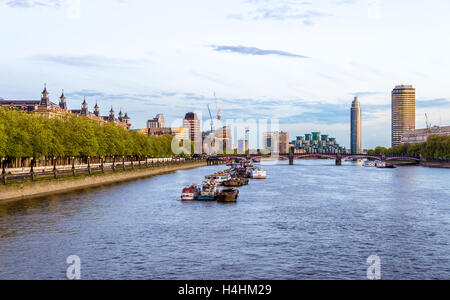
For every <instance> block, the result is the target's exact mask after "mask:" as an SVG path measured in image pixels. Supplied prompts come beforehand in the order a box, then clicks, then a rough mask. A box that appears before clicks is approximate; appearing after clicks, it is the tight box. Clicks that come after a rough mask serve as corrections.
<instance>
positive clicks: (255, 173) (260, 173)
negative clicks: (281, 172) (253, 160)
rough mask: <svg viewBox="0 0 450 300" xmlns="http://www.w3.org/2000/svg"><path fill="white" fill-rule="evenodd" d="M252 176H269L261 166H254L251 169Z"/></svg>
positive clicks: (263, 177)
mask: <svg viewBox="0 0 450 300" xmlns="http://www.w3.org/2000/svg"><path fill="white" fill-rule="evenodd" d="M250 178H253V179H266V178H267V172H266V171H265V170H263V169H259V168H252V169H250Z"/></svg>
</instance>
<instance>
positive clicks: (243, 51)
mask: <svg viewBox="0 0 450 300" xmlns="http://www.w3.org/2000/svg"><path fill="white" fill-rule="evenodd" d="M77 3H80V6H79V7H78V6H77V5H76V4H77ZM74 4H75V6H74ZM448 11H450V1H448V0H435V1H433V3H432V4H431V3H429V2H426V1H419V0H414V1H406V0H397V1H385V0H379V1H377V0H368V1H367V0H361V1H356V0H343V1H342V0H320V1H311V2H309V1H292V0H280V1H275V0H220V1H219V0H203V1H199V0H193V1H181V0H178V1H175V0H167V1H148V0H108V1H107V0H96V1H86V0H80V1H77V0H0V36H1V37H2V47H0V57H1V59H0V97H2V98H5V99H39V98H40V92H41V91H42V88H43V84H44V83H47V87H48V90H49V92H50V97H51V99H52V101H53V102H55V101H57V100H58V99H57V98H58V97H59V95H60V94H61V90H62V89H64V90H65V94H66V97H67V102H68V106H69V108H71V109H79V108H80V106H81V102H82V101H83V97H84V96H86V100H87V102H88V104H89V109H90V110H93V106H94V105H95V103H96V102H98V104H99V106H100V107H101V110H102V111H101V113H102V114H106V113H107V111H109V109H110V107H111V105H112V106H113V107H114V109H115V110H116V111H118V110H119V109H120V108H122V109H123V111H127V112H128V114H129V116H130V117H131V118H132V123H133V126H134V128H145V126H146V121H147V120H149V119H152V118H154V117H155V115H156V114H158V113H162V114H164V116H165V119H166V124H167V125H168V126H170V125H171V124H172V122H174V121H175V120H177V119H178V120H181V119H182V118H183V117H184V115H185V113H186V112H188V111H195V112H198V111H201V112H203V116H204V117H205V118H206V117H207V116H208V111H207V107H206V105H207V104H210V105H211V107H212V108H213V107H214V108H215V106H216V100H215V98H214V96H213V95H214V92H215V93H216V95H217V105H219V107H220V108H222V117H223V120H224V121H225V120H227V119H244V120H245V119H247V118H251V119H256V118H265V119H270V118H276V119H279V120H280V130H284V131H288V132H289V133H290V136H291V139H294V137H295V136H297V135H303V134H304V133H306V132H311V131H321V132H324V133H327V134H329V135H331V136H335V137H336V138H337V141H338V143H340V144H342V145H344V146H346V147H347V148H349V146H350V131H349V128H350V126H349V124H350V115H349V107H350V105H351V102H352V100H353V98H354V97H355V96H358V98H359V101H360V103H361V108H362V112H363V113H362V120H363V128H362V132H363V134H362V146H363V148H373V147H375V146H377V145H383V146H389V145H390V143H391V134H390V133H391V91H392V89H393V88H394V87H395V86H396V85H401V84H408V85H413V86H414V87H415V88H416V127H417V128H424V127H425V126H426V125H425V113H427V114H428V117H429V119H430V122H431V123H432V124H433V125H450V90H449V89H448V78H450V58H449V57H448V53H450V41H449V39H448V38H446V36H447V35H448V32H447V31H448V28H450V20H449V19H448V17H447V14H448ZM205 120H206V125H205V126H206V128H207V127H208V126H209V121H208V120H207V119H205ZM180 125H181V124H180Z"/></svg>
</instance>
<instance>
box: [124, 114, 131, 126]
mask: <svg viewBox="0 0 450 300" xmlns="http://www.w3.org/2000/svg"><path fill="white" fill-rule="evenodd" d="M130 120H131V119H130V117H129V116H128V113H125V116H124V117H123V122H125V123H126V124H130Z"/></svg>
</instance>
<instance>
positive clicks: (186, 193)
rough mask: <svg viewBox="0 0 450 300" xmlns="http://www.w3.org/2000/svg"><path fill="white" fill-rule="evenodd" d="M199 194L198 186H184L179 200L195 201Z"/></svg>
mask: <svg viewBox="0 0 450 300" xmlns="http://www.w3.org/2000/svg"><path fill="white" fill-rule="evenodd" d="M200 193H201V188H200V185H198V184H195V183H194V184H192V185H188V186H186V187H185V188H184V189H183V191H182V193H181V200H183V201H194V200H195V199H197V197H198V195H200Z"/></svg>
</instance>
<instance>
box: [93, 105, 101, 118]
mask: <svg viewBox="0 0 450 300" xmlns="http://www.w3.org/2000/svg"><path fill="white" fill-rule="evenodd" d="M94 115H95V116H97V117H99V116H100V107H99V106H98V104H97V102H95V106H94Z"/></svg>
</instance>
